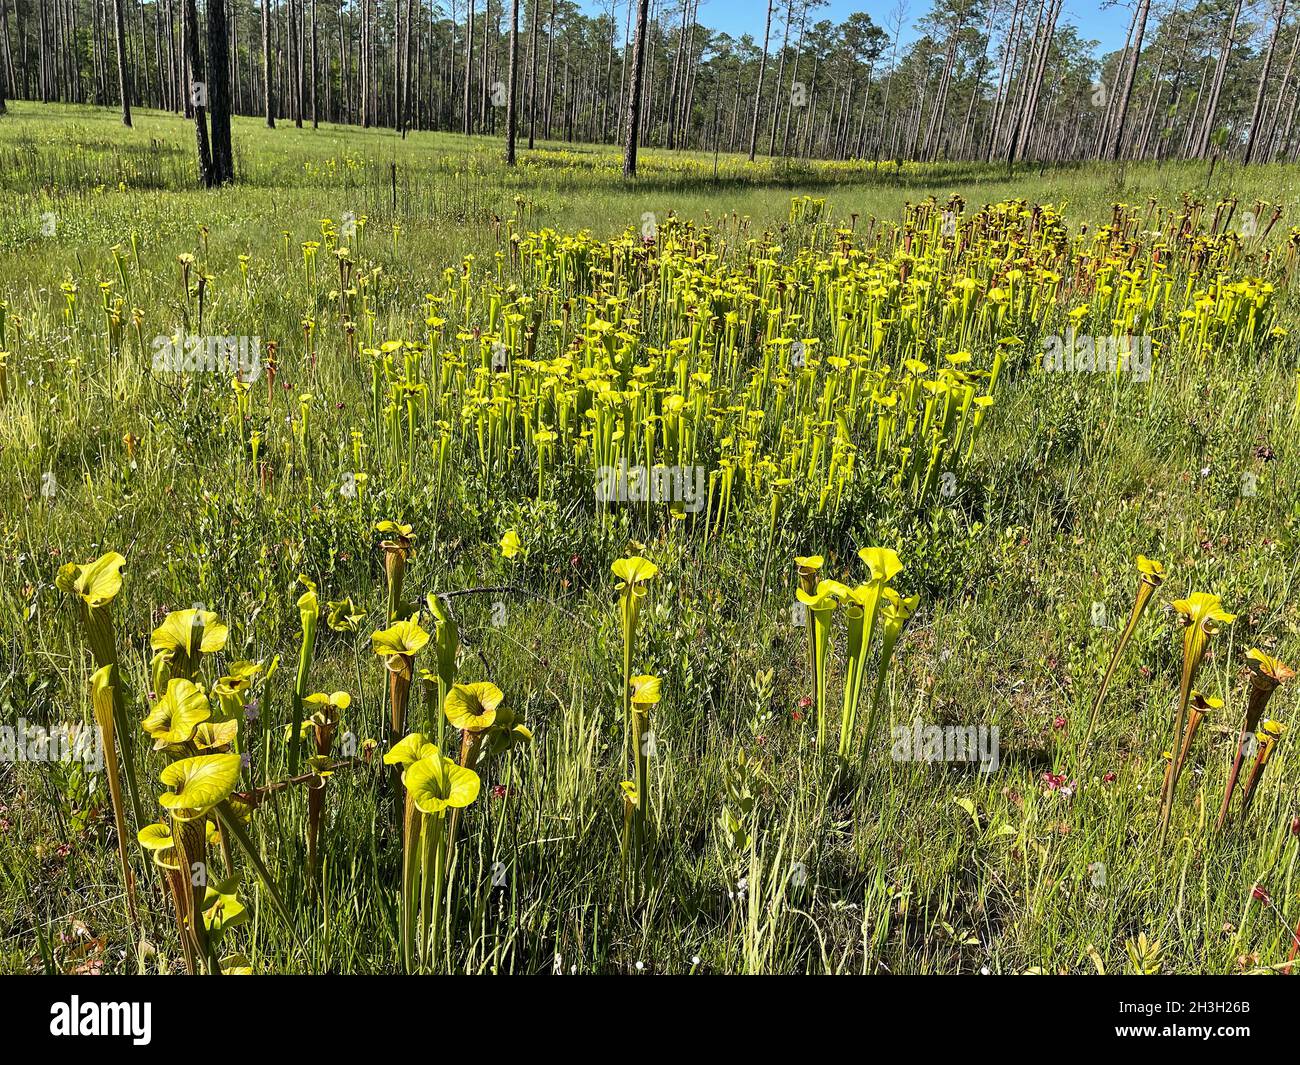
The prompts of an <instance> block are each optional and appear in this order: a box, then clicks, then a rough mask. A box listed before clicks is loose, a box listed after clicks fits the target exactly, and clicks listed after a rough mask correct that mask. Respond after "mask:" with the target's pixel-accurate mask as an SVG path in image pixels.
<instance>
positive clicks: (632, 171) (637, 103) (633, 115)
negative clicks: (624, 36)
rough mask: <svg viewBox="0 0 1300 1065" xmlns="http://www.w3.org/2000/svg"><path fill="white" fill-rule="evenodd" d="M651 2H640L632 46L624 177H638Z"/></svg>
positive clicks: (642, 0)
mask: <svg viewBox="0 0 1300 1065" xmlns="http://www.w3.org/2000/svg"><path fill="white" fill-rule="evenodd" d="M649 13H650V0H640V3H639V5H638V7H637V13H636V43H635V44H634V45H633V46H632V80H631V85H630V86H629V87H628V94H627V146H626V147H625V148H624V150H623V176H624V177H625V178H632V177H636V149H637V141H638V139H639V137H640V134H641V85H642V75H643V73H644V71H645V46H646V36H647V29H648V27H647V23H648V22H649Z"/></svg>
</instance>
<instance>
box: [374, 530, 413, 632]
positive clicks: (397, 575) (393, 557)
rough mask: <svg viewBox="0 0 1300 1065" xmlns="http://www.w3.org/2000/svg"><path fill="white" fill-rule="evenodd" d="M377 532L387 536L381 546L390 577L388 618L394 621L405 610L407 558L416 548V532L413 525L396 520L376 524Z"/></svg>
mask: <svg viewBox="0 0 1300 1065" xmlns="http://www.w3.org/2000/svg"><path fill="white" fill-rule="evenodd" d="M375 532H377V533H384V534H385V535H386V536H387V539H385V540H382V541H381V542H380V544H379V546H380V548H381V549H382V550H383V552H384V574H385V576H386V577H387V578H388V620H389V621H390V622H393V621H396V620H397V619H398V617H399V616H400V615H401V614H402V611H403V607H402V582H403V579H404V578H405V576H406V563H407V560H408V559H409V558H410V556H411V553H412V551H414V550H415V534H414V533H413V532H412V531H411V526H409V525H403V524H401V523H399V522H395V521H381V522H380V523H379V524H378V525H376V526H375Z"/></svg>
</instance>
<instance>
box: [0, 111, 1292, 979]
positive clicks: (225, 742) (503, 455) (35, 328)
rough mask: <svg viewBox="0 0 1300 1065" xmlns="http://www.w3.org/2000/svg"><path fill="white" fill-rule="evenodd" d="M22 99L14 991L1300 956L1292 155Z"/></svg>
mask: <svg viewBox="0 0 1300 1065" xmlns="http://www.w3.org/2000/svg"><path fill="white" fill-rule="evenodd" d="M10 106H11V111H10V113H9V114H8V115H6V116H4V117H3V118H0V725H3V726H7V727H9V728H10V729H15V728H17V726H18V724H19V722H20V721H22V722H25V723H27V724H28V725H42V726H47V727H49V726H54V725H63V724H67V723H76V724H80V725H82V726H84V727H85V728H87V729H92V728H93V727H94V725H95V724H96V723H98V725H99V727H100V732H101V735H104V734H108V735H109V736H111V737H112V742H111V743H108V744H106V745H105V746H106V748H107V749H109V753H110V758H109V759H108V761H109V763H110V764H109V766H108V767H107V768H106V769H100V770H99V771H97V772H91V771H90V770H89V769H87V767H85V766H84V765H81V764H79V763H78V762H76V761H75V760H73V761H58V760H45V761H41V760H35V761H30V760H24V759H22V758H18V757H10V758H8V759H7V760H6V761H4V762H3V763H0V971H3V972H8V973H25V972H120V973H135V972H149V973H154V972H167V973H171V972H185V971H187V969H188V970H193V971H213V970H216V969H220V970H222V971H226V972H254V973H339V972H347V973H354V972H355V973H390V972H400V971H403V970H408V971H420V972H425V971H439V972H472V973H479V972H520V973H539V972H541V973H545V972H563V973H636V972H639V971H640V972H653V973H686V972H709V973H980V972H985V971H987V972H992V973H1024V972H1044V973H1122V972H1133V971H1163V972H1173V973H1206V972H1208V973H1240V972H1269V973H1273V972H1278V971H1280V970H1282V969H1283V968H1284V967H1285V965H1286V962H1287V957H1288V952H1289V950H1290V949H1291V946H1292V943H1293V941H1294V937H1293V934H1292V931H1291V930H1292V929H1295V928H1296V927H1297V923H1298V922H1300V869H1298V868H1297V866H1298V864H1300V821H1297V818H1300V756H1298V755H1297V754H1296V753H1295V740H1296V735H1295V729H1294V727H1293V726H1294V723H1295V719H1296V714H1295V710H1294V707H1295V705H1296V695H1295V690H1296V689H1295V686H1294V685H1288V684H1287V683H1285V682H1286V681H1287V680H1289V679H1290V678H1289V676H1288V673H1289V671H1288V670H1287V669H1286V668H1285V666H1283V665H1281V664H1282V663H1290V664H1292V665H1294V664H1295V663H1296V662H1297V661H1298V660H1300V597H1298V596H1297V593H1296V588H1295V584H1296V580H1297V573H1298V571H1297V563H1298V561H1300V454H1298V453H1297V449H1296V446H1295V441H1296V436H1297V431H1298V427H1300V393H1298V382H1300V378H1298V377H1297V366H1298V365H1300V362H1298V357H1300V344H1298V343H1297V337H1300V228H1297V227H1300V175H1298V174H1297V171H1296V169H1295V168H1293V167H1285V166H1268V167H1251V168H1248V169H1242V168H1241V167H1239V166H1236V165H1235V164H1234V165H1227V164H1220V165H1219V166H1218V167H1216V168H1214V170H1213V172H1212V173H1211V172H1210V171H1209V170H1208V169H1207V167H1206V166H1204V165H1191V164H1182V163H1179V164H1173V163H1171V164H1167V165H1164V166H1156V165H1153V164H1143V165H1140V166H1130V167H1128V168H1127V170H1125V171H1122V170H1120V169H1119V168H1117V167H1113V166H1106V165H1101V164H1098V165H1096V166H1083V167H1071V168H1066V169H1046V170H1042V171H1040V170H1039V169H1038V168H1036V167H1026V168H1024V169H1018V170H1017V172H1016V173H1014V174H1012V175H1008V174H1007V172H1006V169H1005V167H989V168H981V167H971V166H968V165H960V166H959V165H934V166H919V165H916V164H903V165H902V166H898V165H896V164H894V163H892V162H883V163H881V164H879V165H878V166H877V165H873V164H871V163H859V164H818V163H797V162H789V163H786V162H782V161H771V160H760V161H759V162H758V163H757V164H754V165H750V164H748V163H747V162H746V161H745V159H744V158H743V157H735V156H722V157H720V158H718V159H716V160H715V158H714V157H713V156H711V155H703V154H695V153H667V152H656V151H647V152H645V153H644V155H643V159H642V174H641V176H640V177H639V178H638V179H637V180H636V181H635V182H634V183H629V184H624V183H623V181H622V180H621V178H620V174H619V167H620V155H619V152H618V150H617V149H615V148H611V147H584V148H575V147H572V146H560V145H556V144H539V145H538V147H537V148H536V149H535V150H533V151H528V150H526V149H524V148H523V147H522V146H521V152H520V165H519V167H518V168H517V169H516V170H515V171H513V172H512V171H507V169H506V168H505V167H504V166H503V164H502V163H501V161H500V154H501V151H500V144H499V143H498V142H497V141H494V140H489V139H486V138H480V137H475V138H464V137H459V136H453V135H446V134H428V133H416V134H411V135H409V136H408V137H407V138H406V139H405V140H403V139H400V138H398V137H396V136H395V135H394V134H393V133H392V132H391V131H381V130H360V129H354V128H345V127H335V126H322V127H321V128H320V129H319V130H311V129H302V130H297V129H294V128H292V126H291V125H289V126H285V125H283V124H282V125H281V127H280V128H277V129H275V130H268V129H266V128H265V126H264V125H263V124H262V123H261V122H259V121H255V120H251V119H236V121H235V127H234V142H235V157H236V166H237V171H238V174H239V183H238V184H237V185H235V186H233V187H229V188H226V189H222V190H220V191H215V192H204V191H199V190H196V189H193V188H192V187H191V186H192V184H193V172H192V167H193V158H192V156H193V133H192V127H191V126H189V125H187V124H186V123H184V122H183V121H181V120H180V119H178V118H176V117H175V116H172V115H168V114H161V113H157V112H148V111H145V112H141V113H138V114H137V116H136V126H135V128H134V129H129V130H128V129H123V128H122V127H121V125H120V123H119V121H118V120H117V118H116V117H115V116H114V114H113V113H111V112H110V111H106V110H105V111H101V110H95V109H91V108H78V107H71V106H43V105H37V104H32V103H23V102H18V103H13V104H11V105H10ZM1275 215H1276V218H1275ZM1081 335H1087V336H1089V337H1104V338H1111V339H1114V338H1120V339H1125V338H1134V340H1135V342H1136V343H1137V348H1138V349H1139V350H1145V351H1147V352H1149V354H1150V363H1149V372H1146V373H1138V372H1134V371H1133V369H1132V367H1131V366H1130V367H1126V368H1122V369H1119V370H1116V369H1115V363H1114V361H1113V360H1112V361H1111V362H1110V363H1109V364H1107V365H1103V360H1102V357H1101V355H1098V356H1097V358H1096V361H1095V363H1093V362H1089V363H1088V365H1087V366H1086V368H1082V369H1080V368H1078V367H1077V366H1076V369H1075V370H1074V372H1065V371H1064V370H1062V371H1060V372H1054V371H1053V370H1052V369H1051V367H1050V366H1048V365H1046V361H1047V360H1046V359H1045V358H1044V352H1045V351H1046V350H1049V349H1050V348H1051V345H1052V340H1053V338H1061V337H1066V338H1068V337H1070V336H1076V337H1077V336H1081ZM194 337H197V338H209V337H216V338H246V342H245V343H244V346H243V347H239V346H238V344H236V346H235V347H234V348H231V347H229V346H227V347H225V348H223V347H221V346H220V344H218V345H217V346H216V347H215V348H213V347H211V346H209V347H205V348H203V349H202V351H203V352H205V353H207V354H209V355H211V353H212V352H213V351H215V352H216V353H217V356H218V358H217V365H216V367H215V369H216V372H205V370H208V371H210V370H212V369H214V367H213V366H212V365H211V360H210V361H209V364H207V365H206V366H204V365H199V366H195V365H194V364H187V367H188V368H186V367H185V366H182V367H181V368H180V369H179V372H178V369H177V364H176V363H175V362H174V361H173V362H172V363H168V361H167V354H166V353H167V352H168V351H173V350H174V349H173V348H168V347H166V342H167V341H169V340H171V339H172V338H177V343H179V345H180V346H181V347H182V348H183V347H185V342H186V338H194ZM251 338H256V341H255V343H254V342H253V341H252V339H251ZM1143 345H1145V347H1143ZM160 348H161V349H162V356H161V359H160ZM1103 349H1104V345H1102V347H1100V348H1099V349H1098V350H1099V351H1100V350H1103ZM1105 350H1111V351H1112V354H1113V350H1114V349H1113V348H1112V349H1105ZM232 351H238V352H244V353H248V352H250V351H251V352H253V353H254V354H255V355H256V356H257V363H256V366H255V367H254V372H253V373H251V374H250V373H243V374H242V375H241V374H238V373H235V372H230V369H231V367H230V363H229V361H228V358H229V357H230V356H231V352H232ZM241 376H242V379H241ZM638 466H641V467H645V468H646V469H648V470H649V469H653V468H654V467H663V468H665V469H670V470H673V471H681V474H680V477H681V479H680V481H679V482H677V483H676V487H677V489H681V491H679V492H678V493H677V496H676V497H675V498H673V499H665V498H642V499H638V498H636V495H635V493H632V495H633V498H632V499H630V500H628V501H621V500H617V499H616V500H615V501H613V502H609V503H602V501H601V500H600V499H599V498H598V493H599V484H600V479H601V473H600V471H601V470H602V469H610V468H613V469H623V468H626V469H628V470H631V469H633V468H635V467H638ZM695 471H698V476H699V477H700V480H699V482H698V486H699V487H700V489H701V491H700V492H698V493H696V494H691V493H689V492H686V491H685V489H686V488H687V487H689V486H690V479H691V478H692V477H693V476H695ZM662 483H664V484H665V486H666V487H668V488H672V486H673V483H674V482H671V481H669V480H667V479H665V481H664V482H662ZM682 496H689V498H682ZM114 552H116V553H120V555H121V556H122V558H123V559H124V563H123V562H122V560H121V559H118V560H116V561H114V560H113V559H112V558H111V555H112V553H114ZM891 553H892V554H891ZM1139 555H1141V556H1144V558H1146V559H1152V560H1156V561H1158V562H1159V563H1160V564H1161V567H1160V568H1150V567H1149V568H1148V569H1147V570H1146V571H1144V572H1145V573H1146V574H1147V579H1146V580H1145V581H1143V580H1142V573H1141V572H1140V570H1139V567H1138V565H1137V559H1138V556H1139ZM104 556H110V558H109V559H108V560H107V561H105V562H103V563H102V564H101V565H99V566H91V565H90V564H91V563H93V562H95V560H99V559H103V558H104ZM895 556H896V558H895ZM796 558H799V559H800V560H801V562H800V563H799V564H796V561H795V560H796ZM119 576H120V582H119V580H118V577H119ZM1140 585H1142V586H1143V587H1145V588H1146V590H1147V592H1149V593H1150V599H1149V601H1145V600H1144V603H1145V609H1144V610H1142V611H1141V612H1140V617H1138V619H1137V621H1136V624H1134V625H1132V626H1130V625H1129V619H1130V615H1131V613H1132V612H1133V609H1134V601H1135V595H1136V594H1138V590H1139V586H1140ZM801 591H802V593H803V594H802V595H800V594H799V593H800V592H801ZM1197 593H1205V594H1207V595H1212V596H1217V597H1219V599H1220V600H1221V608H1220V607H1218V606H1217V605H1216V604H1213V603H1211V602H1210V601H1209V600H1207V599H1201V598H1198V596H1197ZM1175 603H1182V604H1183V608H1182V610H1181V611H1180V610H1179V609H1177V608H1175V607H1174V605H1173V604H1175ZM1229 618H1230V620H1229ZM1188 621H1190V627H1188V628H1185V622H1188ZM1187 633H1191V634H1193V635H1194V636H1197V637H1198V638H1197V639H1193V638H1191V637H1187V638H1185V636H1186V634H1187ZM1122 637H1126V639H1125V646H1124V647H1123V651H1122V653H1121V654H1120V655H1119V656H1118V658H1117V659H1116V661H1115V665H1114V670H1113V674H1111V677H1110V680H1109V684H1108V687H1107V691H1106V694H1105V698H1104V700H1103V701H1101V703H1100V706H1099V710H1098V713H1097V717H1096V725H1095V732H1094V734H1093V735H1092V737H1091V742H1086V741H1087V740H1088V733H1089V727H1090V719H1091V715H1092V712H1093V708H1094V705H1095V703H1096V700H1097V696H1098V693H1099V689H1100V688H1101V687H1102V684H1103V677H1105V676H1106V675H1107V672H1108V667H1109V666H1110V665H1111V662H1112V657H1113V656H1115V653H1116V649H1117V645H1118V644H1119V643H1120V641H1121V638H1122ZM1248 650H1255V651H1257V652H1258V654H1257V656H1256V657H1255V658H1253V659H1251V658H1248V657H1247V651H1248ZM1202 654H1203V655H1204V658H1203V661H1202V659H1201V657H1200V656H1201V655H1202ZM1189 660H1191V667H1189V665H1188V662H1189ZM1197 666H1199V668H1196V667H1197ZM1189 668H1190V672H1189ZM1273 681H1281V682H1282V683H1280V684H1278V685H1277V689H1276V691H1275V692H1273V693H1272V697H1271V700H1269V701H1268V703H1267V709H1266V711H1265V712H1263V713H1262V714H1261V715H1260V717H1259V720H1258V721H1254V722H1252V725H1251V729H1250V736H1249V738H1248V741H1247V744H1246V746H1247V748H1248V749H1247V752H1246V756H1245V760H1244V766H1243V768H1242V770H1241V773H1240V780H1239V781H1238V783H1237V786H1236V792H1235V794H1234V797H1233V801H1232V804H1231V806H1230V810H1229V813H1230V816H1229V817H1228V819H1227V822H1226V824H1225V825H1224V826H1223V827H1222V829H1220V828H1219V827H1218V826H1217V824H1216V822H1217V821H1218V819H1219V812H1220V804H1221V802H1222V800H1223V795H1224V792H1225V787H1226V784H1227V780H1228V777H1229V774H1230V771H1231V768H1232V764H1233V761H1234V755H1235V754H1236V752H1237V750H1238V745H1239V740H1240V738H1241V736H1240V734H1241V731H1242V720H1243V717H1244V716H1245V715H1246V712H1247V707H1248V704H1249V705H1251V706H1254V707H1256V708H1260V707H1262V706H1263V700H1262V698H1260V697H1259V696H1258V695H1256V696H1254V697H1252V695H1251V693H1252V691H1255V692H1260V691H1265V689H1268V690H1270V691H1271V688H1270V684H1271V682H1273ZM1193 690H1195V692H1197V693H1199V695H1198V696H1196V697H1193V694H1192V692H1193ZM846 692H848V693H850V694H849V695H847V696H846ZM1220 700H1221V702H1219V701H1220ZM1192 721H1195V723H1196V725H1195V728H1194V731H1193V735H1192V738H1191V740H1190V741H1189V742H1188V745H1187V749H1186V754H1185V757H1184V758H1181V759H1179V758H1177V757H1175V756H1177V755H1179V754H1180V750H1179V749H1176V748H1178V747H1179V743H1176V742H1175V736H1176V735H1177V736H1178V737H1180V742H1181V739H1182V738H1185V737H1186V736H1187V734H1188V731H1189V728H1188V726H1189V724H1190V722H1192ZM1272 722H1276V723H1278V724H1279V725H1281V726H1290V727H1291V728H1290V732H1288V731H1286V728H1278V727H1277V726H1276V725H1271V724H1270V723H1272ZM106 726H107V727H106ZM299 726H300V727H299ZM932 726H938V727H940V728H944V729H948V730H949V731H948V732H947V733H946V735H948V736H951V735H952V734H953V732H952V730H954V729H972V730H973V729H977V728H979V729H983V730H996V731H995V732H992V733H989V732H987V731H986V732H981V735H992V737H993V738H992V741H991V742H992V743H993V748H992V750H994V751H995V752H996V757H995V758H994V759H993V763H992V764H991V763H989V762H988V761H987V760H986V761H985V762H984V763H983V764H981V763H980V762H978V761H974V760H971V759H966V760H963V759H961V758H960V757H955V756H954V753H953V751H952V750H951V749H949V750H946V751H945V750H943V744H942V743H941V744H940V749H939V750H938V751H937V752H935V751H932V750H931V748H930V747H929V746H928V744H929V740H928V739H927V740H925V741H924V743H923V744H917V743H915V742H914V741H915V740H916V739H918V738H921V737H924V736H927V735H928V734H927V733H926V730H927V729H928V728H930V727H932ZM1270 729H1272V731H1270ZM1256 731H1258V732H1259V738H1258V739H1256V738H1255V737H1254V734H1255V732H1256ZM413 734H418V738H417V739H415V740H411V739H409V737H410V736H411V735H413ZM431 745H432V746H431ZM433 747H436V748H437V752H435V751H434V750H433V749H432V748H433ZM113 751H115V752H116V757H115V758H114V757H111V755H112V753H113ZM113 761H117V762H118V763H119V764H118V767H117V768H118V772H117V773H116V774H114V773H113V771H112V765H111V763H112V762H113ZM1175 762H1177V763H1178V764H1177V766H1176V768H1174V771H1173V772H1172V773H1169V777H1170V779H1172V781H1173V782H1174V783H1175V787H1174V789H1173V796H1172V800H1171V801H1170V802H1169V803H1168V804H1167V806H1168V809H1167V827H1165V828H1163V829H1162V820H1163V819H1164V815H1165V813H1166V811H1165V809H1164V808H1165V806H1166V803H1165V802H1164V801H1163V794H1162V793H1163V791H1164V783H1165V780H1166V774H1167V772H1168V769H1169V768H1172V767H1173V766H1172V763H1175ZM471 778H472V779H471ZM119 784H120V787H119ZM1246 788H1250V789H1252V790H1251V794H1250V798H1249V802H1248V803H1243V801H1242V791H1243V790H1244V789H1246ZM115 795H116V798H115ZM119 841H122V842H123V843H124V844H125V845H124V846H122V847H121V848H119ZM124 865H125V868H126V870H128V871H127V872H125V873H124V871H123V868H124ZM187 869H188V870H190V871H191V873H193V874H194V875H190V876H187V875H185V874H186V870H187ZM196 870H197V872H195V871H196ZM200 913H201V914H202V917H203V919H202V920H198V917H197V916H196V915H198V914H200Z"/></svg>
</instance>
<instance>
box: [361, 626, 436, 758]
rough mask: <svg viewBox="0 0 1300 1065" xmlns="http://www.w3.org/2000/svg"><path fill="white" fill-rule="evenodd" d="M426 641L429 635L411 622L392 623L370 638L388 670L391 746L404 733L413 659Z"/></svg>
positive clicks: (372, 645)
mask: <svg viewBox="0 0 1300 1065" xmlns="http://www.w3.org/2000/svg"><path fill="white" fill-rule="evenodd" d="M428 642H429V634H428V633H427V632H425V631H424V629H422V628H421V627H420V623H419V622H418V621H415V620H411V619H407V620H406V621H398V622H394V623H393V624H392V625H390V626H388V628H386V629H381V630H379V631H377V632H374V633H372V634H371V636H370V644H371V647H372V648H373V650H374V652H375V654H377V655H379V656H380V657H381V658H382V659H383V660H384V665H385V667H387V669H388V704H389V709H390V711H391V714H392V717H391V725H390V727H391V729H392V736H393V741H392V742H393V743H394V744H395V743H396V742H397V740H398V739H399V738H400V737H401V736H402V734H403V732H405V730H406V707H407V703H408V701H409V699H410V694H411V679H412V676H413V674H412V667H413V664H414V661H415V656H416V655H417V654H419V653H420V651H422V650H424V646H425V644H427V643H428Z"/></svg>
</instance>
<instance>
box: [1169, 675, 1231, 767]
mask: <svg viewBox="0 0 1300 1065" xmlns="http://www.w3.org/2000/svg"><path fill="white" fill-rule="evenodd" d="M1222 709H1223V700H1222V699H1216V698H1215V697H1214V696H1213V695H1204V694H1202V693H1201V692H1197V691H1194V692H1192V698H1191V700H1190V701H1189V702H1188V704H1187V729H1186V731H1185V732H1184V734H1183V745H1182V747H1181V748H1179V750H1178V756H1177V758H1176V759H1175V760H1174V761H1173V762H1171V763H1170V767H1169V771H1170V772H1172V773H1176V774H1179V773H1182V771H1183V766H1184V765H1185V764H1186V762H1187V756H1188V754H1190V753H1191V750H1192V744H1193V743H1194V742H1195V740H1196V733H1197V731H1198V730H1199V729H1200V727H1201V723H1202V722H1203V721H1204V720H1205V719H1206V718H1207V717H1209V716H1210V715H1211V714H1212V713H1217V712H1218V711H1220V710H1222Z"/></svg>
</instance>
